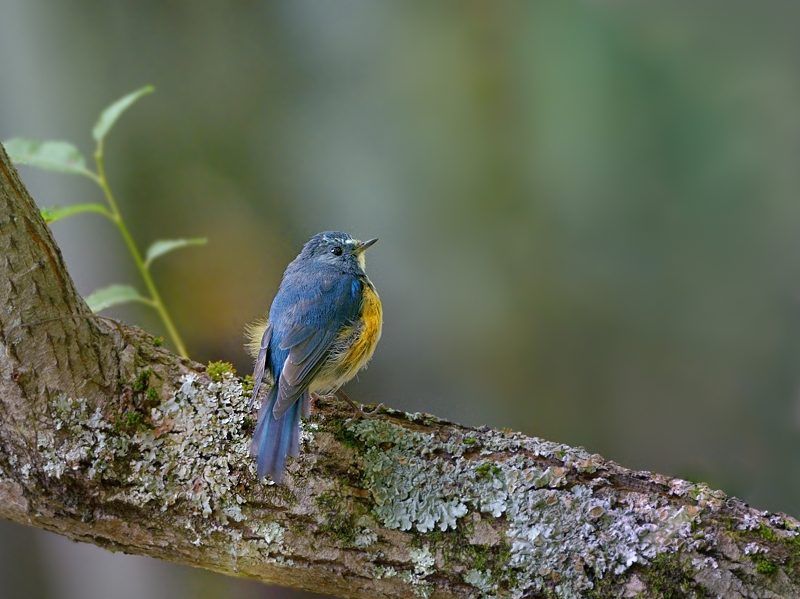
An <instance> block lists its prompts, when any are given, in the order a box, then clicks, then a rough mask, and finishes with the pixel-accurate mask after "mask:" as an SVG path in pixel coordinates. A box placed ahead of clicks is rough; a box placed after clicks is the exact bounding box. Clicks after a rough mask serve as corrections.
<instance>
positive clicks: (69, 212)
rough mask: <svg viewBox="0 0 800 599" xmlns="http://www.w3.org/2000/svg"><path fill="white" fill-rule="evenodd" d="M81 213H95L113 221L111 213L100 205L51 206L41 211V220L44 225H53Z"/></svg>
mask: <svg viewBox="0 0 800 599" xmlns="http://www.w3.org/2000/svg"><path fill="white" fill-rule="evenodd" d="M81 212H97V213H99V214H102V215H103V216H107V217H108V218H110V219H112V220H113V217H112V216H111V213H110V212H109V211H108V210H107V209H106V207H105V206H103V205H102V204H76V205H74V206H65V207H64V208H61V207H59V206H51V207H50V208H42V209H41V213H42V218H43V219H44V222H46V223H54V222H56V221H59V220H62V219H65V218H69V217H70V216H73V215H75V214H80V213H81Z"/></svg>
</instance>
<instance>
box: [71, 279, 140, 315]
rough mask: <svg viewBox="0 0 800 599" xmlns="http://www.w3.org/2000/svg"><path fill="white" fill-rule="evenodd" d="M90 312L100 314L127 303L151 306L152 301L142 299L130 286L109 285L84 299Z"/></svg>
mask: <svg viewBox="0 0 800 599" xmlns="http://www.w3.org/2000/svg"><path fill="white" fill-rule="evenodd" d="M84 299H85V300H86V303H87V304H88V305H89V308H90V309H91V310H92V312H100V310H105V309H106V308H110V307H111V306H116V305H118V304H126V303H128V302H142V303H144V304H148V305H151V306H152V305H153V301H152V300H150V299H148V298H146V297H142V296H141V295H140V294H139V292H138V291H136V289H135V288H133V287H131V286H130V285H116V284H115V285H109V286H108V287H103V288H102V289H97V290H95V291H92V293H91V294H89V296H88V297H86V298H84Z"/></svg>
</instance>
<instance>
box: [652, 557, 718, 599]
mask: <svg viewBox="0 0 800 599" xmlns="http://www.w3.org/2000/svg"><path fill="white" fill-rule="evenodd" d="M643 577H644V580H645V584H646V585H647V589H648V591H649V592H650V596H652V597H657V598H658V599H683V598H684V597H693V598H696V599H703V598H705V597H707V596H708V594H707V593H706V591H705V589H704V588H703V587H702V585H700V584H698V583H697V582H695V580H694V571H693V569H692V567H691V565H690V563H689V560H687V559H685V558H684V557H683V556H682V555H681V554H680V553H676V554H673V553H662V554H660V555H658V556H657V557H656V558H654V559H653V560H652V563H651V564H650V566H649V567H648V568H647V570H646V571H645V572H644V574H643Z"/></svg>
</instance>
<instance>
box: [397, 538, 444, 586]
mask: <svg viewBox="0 0 800 599" xmlns="http://www.w3.org/2000/svg"><path fill="white" fill-rule="evenodd" d="M408 555H409V557H410V558H411V563H412V564H413V566H414V568H413V570H404V571H403V572H400V573H399V574H398V577H399V578H400V579H401V580H403V581H404V582H406V583H408V584H410V585H412V587H413V591H414V594H415V595H416V596H417V597H423V598H424V599H428V597H430V596H431V594H432V593H433V585H432V584H430V583H428V582H426V581H425V577H426V576H429V575H431V574H433V573H434V572H435V571H436V569H435V567H434V566H435V563H436V561H435V560H434V558H433V554H431V550H430V547H428V546H427V545H425V546H424V547H421V548H412V549H409V551H408Z"/></svg>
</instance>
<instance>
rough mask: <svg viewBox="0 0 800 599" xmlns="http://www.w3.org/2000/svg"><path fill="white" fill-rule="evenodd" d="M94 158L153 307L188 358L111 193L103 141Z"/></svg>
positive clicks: (101, 180)
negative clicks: (104, 159) (104, 160)
mask: <svg viewBox="0 0 800 599" xmlns="http://www.w3.org/2000/svg"><path fill="white" fill-rule="evenodd" d="M94 159H95V162H96V164H97V183H98V185H100V187H101V188H102V190H103V193H104V194H105V196H106V200H108V205H109V207H110V208H111V220H113V221H114V223H116V225H117V228H119V232H120V233H122V238H123V239H124V240H125V243H126V245H127V246H128V250H129V251H130V253H131V256H133V261H134V262H135V263H136V267H137V268H138V269H139V274H141V275H142V279H144V284H145V286H146V287H147V291H148V292H149V293H150V299H151V300H152V302H153V307H154V308H155V309H156V311H157V312H158V314H159V315H160V316H161V320H162V321H163V323H164V326H165V327H166V329H167V333H168V334H169V336H170V339H172V344H173V345H174V346H175V349H176V351H177V352H178V353H179V354H180V355H181V356H183V357H184V358H188V357H189V354H188V353H187V352H186V347H185V346H184V344H183V340H182V339H181V336H180V335H179V334H178V329H176V328H175V325H174V324H173V322H172V318H170V315H169V312H167V308H166V306H165V305H164V302H163V301H162V300H161V296H160V295H159V293H158V289H157V288H156V284H155V282H154V281H153V278H152V277H151V276H150V272H149V271H148V270H147V268H146V267H145V264H144V260H142V255H141V254H140V253H139V250H138V248H137V247H136V243H135V242H134V241H133V237H132V236H131V234H130V231H128V227H127V225H126V224H125V221H124V220H123V219H122V214H121V213H120V211H119V207H118V206H117V201H116V200H115V199H114V194H113V193H111V187H109V185H108V179H107V178H106V169H105V166H104V164H103V142H102V141H100V142H99V143H98V144H97V150H96V151H95V153H94Z"/></svg>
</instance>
